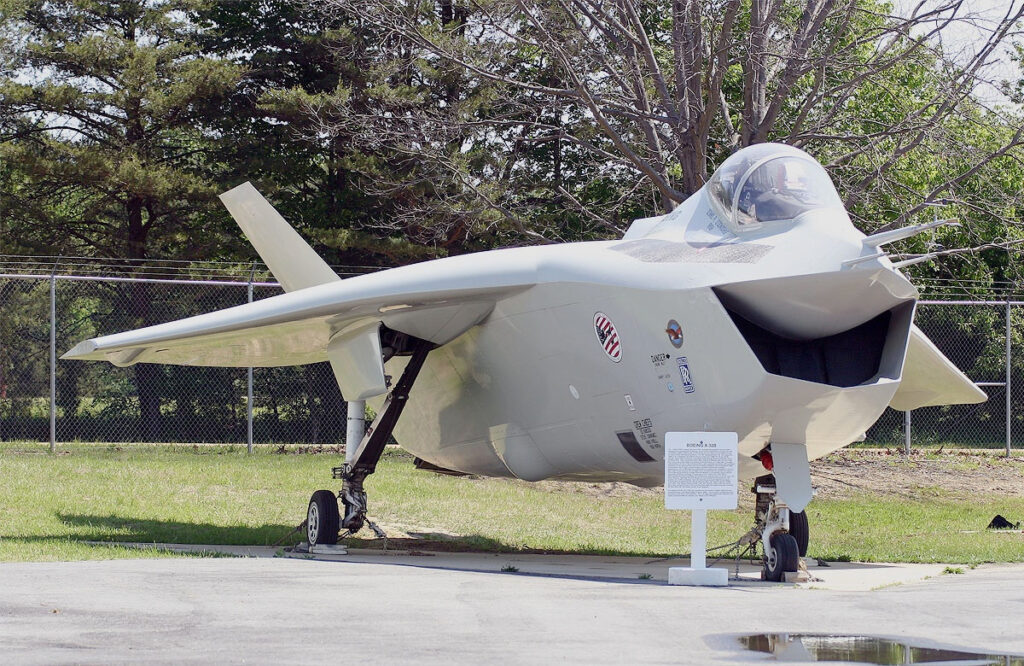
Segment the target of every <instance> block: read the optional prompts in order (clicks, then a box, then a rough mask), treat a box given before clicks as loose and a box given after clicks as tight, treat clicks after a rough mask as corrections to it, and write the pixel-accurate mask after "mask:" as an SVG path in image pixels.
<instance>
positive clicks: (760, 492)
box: [752, 474, 810, 581]
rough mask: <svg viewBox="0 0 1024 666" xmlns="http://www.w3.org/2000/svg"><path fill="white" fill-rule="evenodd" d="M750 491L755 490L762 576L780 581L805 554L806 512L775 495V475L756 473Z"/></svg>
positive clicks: (798, 565)
mask: <svg viewBox="0 0 1024 666" xmlns="http://www.w3.org/2000/svg"><path fill="white" fill-rule="evenodd" d="M752 490H753V491H754V492H756V493H757V504H756V507H755V509H754V517H755V521H756V527H755V531H756V532H758V533H760V537H761V547H762V550H763V552H764V558H763V560H762V569H761V577H762V578H764V579H765V580H772V581H781V580H783V579H784V578H785V576H786V573H796V572H797V571H799V570H800V558H801V557H804V556H806V555H807V544H808V541H809V540H810V530H809V526H808V523H807V514H806V513H804V512H803V511H799V512H798V511H792V510H791V509H790V508H789V507H787V506H786V505H785V503H784V502H782V500H780V499H779V498H778V497H777V496H776V493H775V477H774V476H773V475H771V474H766V475H765V476H759V477H758V478H757V479H756V480H755V481H754V487H753V489H752Z"/></svg>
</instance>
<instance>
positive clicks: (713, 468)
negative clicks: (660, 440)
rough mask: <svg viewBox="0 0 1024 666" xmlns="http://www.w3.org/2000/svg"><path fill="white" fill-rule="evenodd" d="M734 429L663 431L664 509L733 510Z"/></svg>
mask: <svg viewBox="0 0 1024 666" xmlns="http://www.w3.org/2000/svg"><path fill="white" fill-rule="evenodd" d="M736 444H737V437H736V433H734V432H669V433H665V508H666V509H690V510H694V509H735V508H736V502H737V495H736V482H737V468H738V466H739V465H738V460H737V458H736Z"/></svg>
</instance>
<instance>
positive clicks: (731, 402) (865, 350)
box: [63, 144, 986, 580]
mask: <svg viewBox="0 0 1024 666" xmlns="http://www.w3.org/2000/svg"><path fill="white" fill-rule="evenodd" d="M221 198H222V200H223V202H224V203H225V205H226V206H227V208H228V210H229V211H230V213H231V214H232V216H233V217H234V218H235V220H236V221H237V222H238V223H239V225H240V226H241V228H242V230H243V231H244V232H245V234H246V236H247V237H248V239H249V240H250V241H251V242H252V244H253V245H254V246H255V248H256V250H257V251H258V252H259V254H260V256H261V257H262V258H263V260H264V261H265V262H266V264H267V266H268V267H269V268H270V270H271V271H272V272H273V274H274V276H275V277H276V278H277V279H278V280H279V281H280V283H281V285H282V286H283V287H284V290H285V291H286V292H287V293H285V294H283V295H280V296H276V297H273V298H268V299H266V300H262V301H258V302H255V303H251V304H246V305H241V306H238V307H233V308H229V309H226V310H221V311H218V312H212V313H209V314H204V315H200V316H196V317H190V318H187V319H182V320H179V321H172V322H169V323H165V324H160V325H157V326H150V327H147V328H142V329H138V330H134V331H128V332H125V333H119V334H116V335H109V336H104V337H99V338H95V339H91V340H86V341H84V342H82V343H80V344H78V345H77V346H75V347H74V348H73V349H72V350H71V351H69V352H68V353H67V354H65V355H64V357H63V358H66V359H91V360H106V361H109V362H111V363H113V364H115V365H118V366H128V365H133V364H135V363H172V364H178V365H201V366H220V367H273V366H285V365H301V364H306V363H315V362H318V361H325V360H326V361H330V363H331V366H332V367H333V370H334V374H335V376H336V378H337V381H338V385H339V386H340V388H341V393H342V395H343V397H344V398H345V400H347V401H348V403H349V439H348V443H347V444H348V445H347V447H346V448H347V452H346V460H345V464H344V465H339V466H338V467H335V468H334V469H333V475H334V478H338V479H341V481H342V483H341V489H340V491H338V492H337V493H335V492H334V491H330V490H319V491H317V492H315V493H314V494H313V497H312V499H311V500H310V502H309V505H308V508H307V521H306V536H307V538H308V541H309V543H310V544H311V545H316V544H330V543H336V542H337V539H338V538H339V532H340V530H341V529H342V528H343V529H344V530H346V534H349V533H354V532H356V531H358V530H359V529H361V528H362V527H363V526H364V525H365V524H366V523H367V522H368V521H367V517H366V508H367V500H366V494H365V491H364V489H363V481H364V480H365V478H366V477H367V475H369V474H372V473H373V472H374V470H375V468H376V464H377V461H378V460H379V458H380V455H381V453H382V451H383V450H384V446H385V442H386V441H387V440H388V437H389V436H391V435H393V436H394V438H395V439H396V440H397V442H398V443H399V444H400V445H401V446H402V447H404V448H405V449H406V450H408V451H409V452H411V453H412V454H414V455H415V456H416V457H417V458H418V459H419V461H421V462H420V464H421V465H422V466H424V467H427V468H430V469H434V470H440V471H448V472H455V473H466V474H476V475H482V476H496V477H511V478H518V479H524V480H527V481H539V480H541V479H567V480H580V481H588V482H597V481H623V482H628V483H632V484H637V485H640V486H657V485H660V484H662V483H663V481H664V462H663V461H664V455H663V451H664V440H665V433H667V432H673V431H683V432H693V431H726V432H735V433H737V436H738V439H739V449H738V450H739V453H738V455H739V461H738V463H739V474H740V477H741V478H742V479H754V478H756V483H755V489H756V491H757V492H758V502H757V506H758V509H757V515H756V527H755V531H756V537H755V539H756V540H758V541H759V542H760V544H761V545H762V546H763V548H762V550H763V552H764V574H765V576H766V577H767V578H769V579H774V580H779V579H781V578H782V577H783V575H784V573H785V572H786V571H795V570H796V569H797V567H798V564H799V557H800V556H801V555H804V554H805V553H806V549H807V543H808V540H809V528H808V525H807V519H806V514H805V513H804V511H803V510H804V508H805V507H806V506H807V504H808V502H809V501H810V500H811V498H812V494H813V491H812V488H811V481H810V471H809V464H808V462H809V461H810V460H814V459H815V458H819V457H821V456H824V455H826V454H828V453H830V452H832V451H835V450H836V449H839V448H841V447H843V446H846V445H847V444H849V443H851V442H852V441H854V440H855V439H857V438H859V437H860V436H861V435H862V434H863V433H864V432H865V431H866V430H867V429H868V427H869V426H871V425H872V424H873V423H874V422H875V421H876V420H877V419H878V417H879V416H880V415H881V414H882V412H883V411H884V410H885V408H886V407H887V406H892V407H894V408H895V409H898V410H909V409H915V408H918V407H924V406H928V405H941V404H960V403H975V402H981V401H983V400H984V399H985V397H986V396H985V394H984V393H983V392H982V391H981V390H979V389H978V388H977V386H975V384H974V383H973V382H971V380H969V379H968V378H967V377H965V376H964V375H963V374H962V373H961V372H960V371H959V370H958V369H957V368H956V367H955V366H954V365H953V364H952V363H951V362H950V361H949V360H948V359H946V358H945V357H944V356H943V355H942V353H941V352H939V350H938V349H937V348H936V347H935V346H934V345H933V344H932V343H931V342H930V341H929V340H928V338H927V337H925V335H924V334H922V332H921V331H920V330H919V329H918V328H916V327H915V326H914V324H913V318H914V309H915V306H916V303H917V300H918V292H917V290H916V289H915V288H914V286H913V285H912V284H911V283H910V282H909V281H908V280H907V278H906V277H905V276H904V275H903V274H902V273H901V272H900V270H899V269H900V267H901V266H902V265H904V264H905V263H906V262H902V263H901V262H893V261H891V260H890V259H889V258H888V257H887V255H886V252H885V251H884V249H883V247H884V246H885V245H886V244H888V243H891V242H893V241H895V240H899V239H902V238H907V237H910V236H912V235H914V234H917V233H921V232H923V231H925V230H927V229H930V228H932V227H934V226H937V225H940V224H943V223H944V222H943V221H938V222H933V223H928V224H924V225H918V226H914V227H909V228H903V229H897V230H895V231H888V232H884V233H879V234H875V235H873V236H865V235H864V234H863V233H861V232H860V231H858V230H857V229H856V228H855V227H854V225H853V224H852V223H851V221H850V217H849V215H848V213H847V211H846V210H845V208H844V207H843V204H842V201H841V199H840V197H839V195H838V193H837V192H836V190H835V187H834V186H833V184H832V182H831V180H830V179H829V176H828V174H827V173H826V171H825V170H824V169H823V168H822V167H821V165H820V164H818V162H816V161H815V160H814V159H813V158H812V157H811V156H810V155H808V154H807V153H805V152H803V151H801V150H798V149H796V148H793V147H790V146H785V145H779V144H760V145H755V146H751V147H748V148H745V149H743V150H740V151H737V152H736V153H734V154H733V155H732V156H730V157H729V158H728V159H726V160H725V162H724V163H723V164H722V165H721V166H720V167H719V168H718V170H717V171H716V172H715V173H714V174H713V175H712V177H711V178H710V180H709V181H708V182H707V184H706V185H705V186H704V187H703V188H701V189H700V190H699V191H698V192H696V193H695V194H693V195H692V196H691V197H689V198H688V199H687V200H686V201H685V202H683V203H682V204H680V205H679V206H678V207H677V208H676V209H675V210H673V211H672V212H671V213H669V214H667V215H663V216H660V217H653V218H646V219H640V220H636V221H635V222H634V223H633V224H632V225H631V226H630V227H629V229H628V231H627V232H626V234H625V236H624V237H623V238H622V239H619V240H610V241H593V242H583V243H565V244H558V245H546V246H538V247H521V248H509V249H500V250H493V251H488V252H480V253H476V254H469V255H464V256H457V257H449V258H444V259H437V260H433V261H425V262H423V263H418V264H414V265H409V266H403V267H399V268H393V269H389V270H384V271H381V272H377V273H373V274H369V275H361V276H358V277H353V278H349V279H346V280H340V279H339V278H338V276H337V275H336V274H335V273H334V272H333V271H332V270H331V269H330V268H329V267H328V265H327V264H326V263H325V262H324V261H323V260H322V259H321V258H320V257H318V256H317V255H316V253H315V252H314V251H313V249H312V248H311V247H310V246H309V245H307V244H306V243H305V242H304V241H303V240H302V238H301V237H300V236H299V235H298V234H297V233H296V232H295V231H294V230H293V229H292V228H291V227H290V226H289V225H288V224H287V222H285V220H284V219H283V218H282V217H281V216H280V215H279V214H278V213H277V212H276V211H275V210H274V209H273V207H272V206H271V205H270V204H269V203H268V202H267V201H266V200H265V199H264V198H263V197H262V196H260V195H259V193H257V192H256V190H255V189H254V188H253V187H252V186H251V185H249V184H248V183H246V184H243V185H240V186H238V187H236V188H235V189H233V190H231V191H229V192H227V193H225V194H224V195H222V197H221ZM393 378H397V381H394V382H393V381H392V379H393ZM367 400H369V401H370V402H371V404H372V405H373V406H374V408H375V409H376V413H377V416H376V419H375V420H374V422H373V423H372V424H371V425H370V427H369V428H366V429H365V432H364V427H363V423H362V418H363V414H364V409H365V403H364V401H367ZM339 501H340V503H341V505H342V509H343V511H341V512H339V507H338V504H339ZM370 525H371V526H373V525H372V523H370Z"/></svg>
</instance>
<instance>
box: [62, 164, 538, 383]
mask: <svg viewBox="0 0 1024 666" xmlns="http://www.w3.org/2000/svg"><path fill="white" fill-rule="evenodd" d="M221 200H222V201H223V202H224V205H225V206H226V207H227V209H228V211H229V212H230V213H231V215H232V217H234V218H235V221H236V222H238V225H239V226H240V227H241V228H242V231H243V232H244V233H245V235H246V237H247V238H248V239H249V240H250V242H252V244H253V246H254V247H255V248H256V251H257V252H258V253H259V255H260V257H261V258H262V259H263V260H264V261H265V262H266V264H267V266H268V267H269V268H270V269H271V271H272V272H273V274H274V276H275V277H277V279H278V281H279V282H280V283H281V286H282V287H283V288H284V290H285V291H286V292H288V293H285V294H283V295H281V296H275V297H273V298H268V299H266V300H262V301H258V302H256V303H248V304H246V305H240V306H238V307H234V308H229V309H227V310H220V311H218V312H211V313H208V314H204V315H199V316H198V317H189V318H188V319H181V320H178V321H172V322H168V323H166V324H160V325H158V326H150V327H148V328H140V329H138V330H135V331H127V332H125V333H118V334H116V335H107V336H104V337H101V338H93V339H92V340H86V341H84V342H81V343H79V344H78V345H76V346H75V347H74V348H73V349H72V350H71V351H69V352H68V353H66V354H64V356H62V357H61V358H66V359H78V360H99V361H110V362H111V363H113V364H114V365H118V366H128V365H134V364H136V363H169V364H172V365H203V366H215V367H234V368H245V367H274V366H282V365H303V364H306V363H317V362H319V361H330V362H331V367H332V368H333V369H334V375H335V377H336V378H337V380H338V384H339V386H341V391H342V395H343V396H344V397H345V399H346V400H363V399H365V398H369V397H373V396H375V395H381V394H382V393H385V392H386V391H387V380H386V378H385V375H384V361H383V360H382V354H381V351H382V350H381V336H380V328H381V326H382V325H384V326H387V327H388V328H390V329H392V330H395V331H398V332H400V333H406V334H408V335H411V336H414V337H416V338H420V339H423V340H428V341H430V342H433V343H435V344H438V345H441V344H444V343H446V342H449V341H450V340H453V339H454V338H456V337H458V336H459V335H461V334H462V333H464V332H465V331H467V330H468V329H469V328H471V327H473V326H475V325H476V324H478V323H480V322H481V321H483V320H484V319H485V318H486V317H487V315H489V314H490V312H491V310H492V309H494V304H495V303H496V301H497V299H498V298H500V297H502V296H504V295H507V294H510V293H514V292H516V291H520V290H523V289H527V288H529V287H531V286H532V285H533V284H535V281H536V276H537V265H536V261H534V260H531V259H530V258H529V257H528V256H527V255H523V254H515V253H507V252H506V253H505V254H504V255H503V258H502V259H501V260H495V258H494V256H493V255H490V254H489V253H487V252H483V253H480V254H476V255H467V256H463V257H454V258H449V259H446V260H444V262H443V264H442V263H441V262H425V263H422V264H415V265H412V266H405V267H402V268H395V269H392V270H389V271H382V272H380V273H374V274H371V275H361V276H359V277H354V278H350V279H348V280H344V281H342V280H339V278H338V276H337V275H336V274H335V273H334V271H333V270H331V268H330V267H329V266H328V265H327V264H326V263H325V262H324V261H323V259H321V258H320V257H319V256H318V255H317V254H316V252H314V251H313V248H311V247H310V246H309V245H308V244H307V243H306V242H305V241H304V240H302V237H301V236H299V234H298V233H296V231H295V230H294V229H293V228H292V227H291V226H289V225H288V223H287V222H286V221H285V219H284V218H283V217H281V215H280V214H279V213H278V212H277V211H276V210H274V207H273V206H272V205H271V204H270V202H268V201H267V200H266V199H264V198H263V196H262V195H260V193H259V192H257V191H256V188H254V187H253V186H252V185H251V184H250V183H243V184H242V185H239V186H238V187H236V188H234V189H232V190H230V191H228V192H225V193H224V194H222V195H221Z"/></svg>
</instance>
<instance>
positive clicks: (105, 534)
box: [18, 513, 675, 557]
mask: <svg viewBox="0 0 1024 666" xmlns="http://www.w3.org/2000/svg"><path fill="white" fill-rule="evenodd" d="M57 518H58V519H59V520H60V521H61V522H62V523H64V524H65V525H67V526H68V527H70V528H73V532H72V533H71V534H68V535H62V536H59V537H58V536H54V535H39V536H28V537H25V536H22V537H18V538H19V540H20V541H22V542H25V543H28V542H32V541H39V542H45V541H52V540H59V541H65V542H66V541H68V540H70V541H102V542H107V543H112V544H113V543H118V542H139V543H180V544H211V545H219V546H273V545H277V544H278V543H279V542H280V543H281V544H282V545H284V546H290V545H294V544H296V543H298V542H300V541H303V540H304V538H305V534H304V533H302V532H295V528H296V525H285V524H280V523H278V524H265V525H260V526H245V525H214V524H211V523H187V522H181V521H173V520H155V519H140V518H131V517H127V516H119V515H114V514H110V515H90V514H68V513H61V514H57ZM368 532H369V530H367V531H366V533H368ZM344 543H345V544H346V545H347V546H349V547H351V548H367V549H383V548H384V540H383V539H374V538H359V537H352V538H349V539H345V540H344ZM387 548H388V549H389V550H396V549H397V550H411V551H417V550H420V551H433V552H484V553H520V554H538V555H604V556H609V555H612V556H614V555H624V556H634V557H636V556H641V557H666V556H672V557H675V554H665V553H625V552H621V551H616V550H614V549H608V548H595V547H593V546H588V547H581V548H578V549H574V550H564V549H543V548H528V547H522V546H520V545H517V544H510V543H506V542H504V541H501V540H499V539H494V538H491V537H485V536H481V535H479V534H470V535H461V536H454V535H450V534H441V533H433V532H416V533H412V534H410V536H409V537H396V538H389V539H388V540H387Z"/></svg>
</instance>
